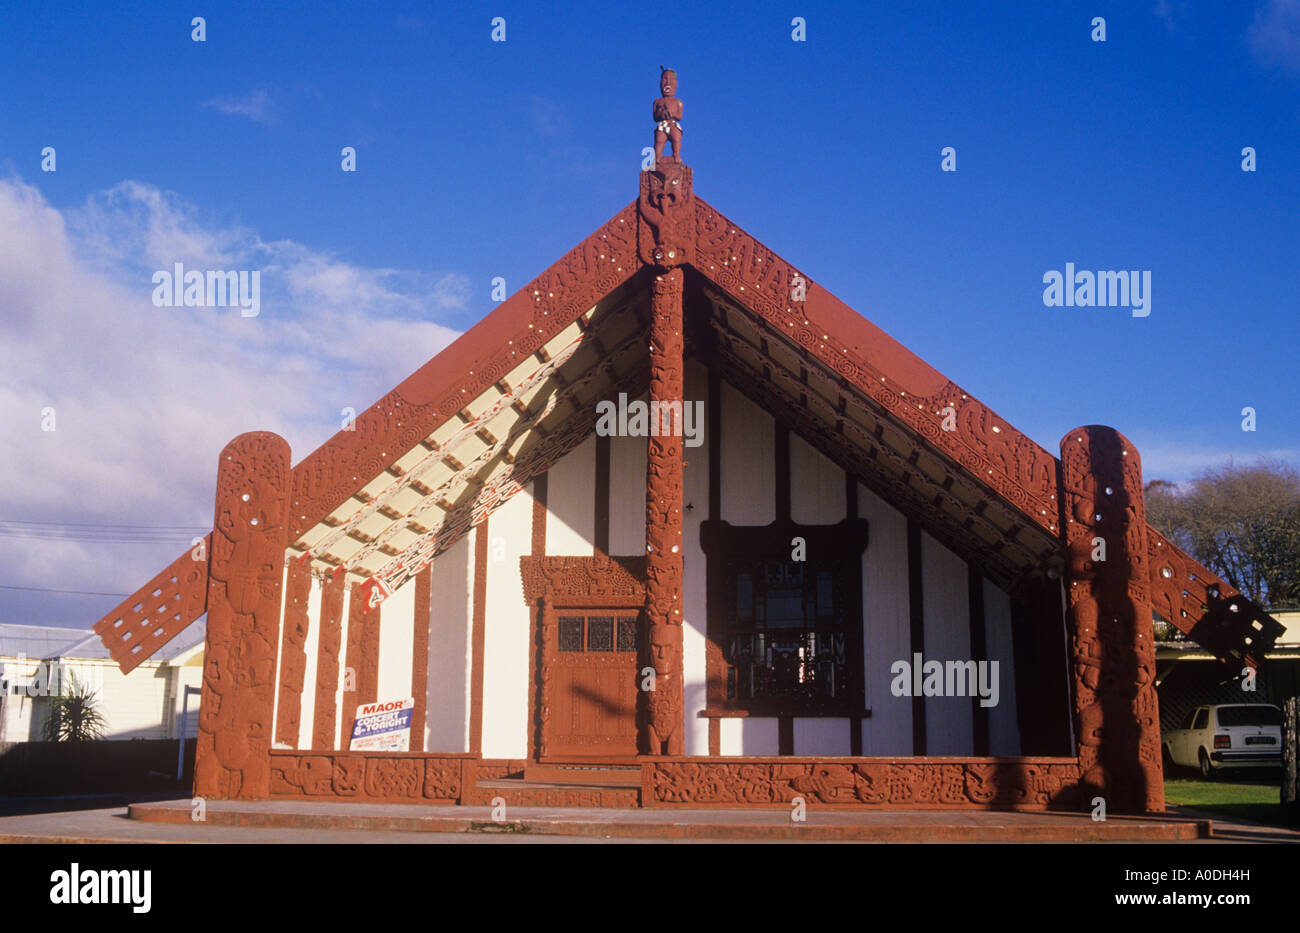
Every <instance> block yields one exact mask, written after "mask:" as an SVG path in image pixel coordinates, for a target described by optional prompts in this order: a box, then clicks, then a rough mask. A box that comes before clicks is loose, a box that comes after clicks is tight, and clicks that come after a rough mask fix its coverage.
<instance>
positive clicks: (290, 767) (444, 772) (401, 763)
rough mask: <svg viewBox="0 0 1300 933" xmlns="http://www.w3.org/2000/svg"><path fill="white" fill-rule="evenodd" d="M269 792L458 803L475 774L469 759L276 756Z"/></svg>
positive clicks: (376, 755)
mask: <svg viewBox="0 0 1300 933" xmlns="http://www.w3.org/2000/svg"><path fill="white" fill-rule="evenodd" d="M270 760H271V781H270V788H271V790H270V792H271V795H272V796H275V797H279V798H300V799H301V798H308V797H346V798H351V799H355V800H364V801H373V802H398V803H400V802H406V803H429V802H439V803H456V802H459V801H460V799H461V792H462V789H463V788H464V787H465V784H466V780H465V772H466V769H467V766H468V768H469V769H470V770H471V772H472V767H473V764H474V762H473V760H472V759H471V758H470V756H467V755H410V754H396V753H394V754H385V753H369V754H365V755H342V754H337V755H336V754H324V755H321V754H301V755H300V754H293V753H290V754H284V753H280V752H277V753H275V754H273V755H272V756H271V759H270Z"/></svg>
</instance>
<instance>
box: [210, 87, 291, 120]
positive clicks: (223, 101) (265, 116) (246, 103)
mask: <svg viewBox="0 0 1300 933" xmlns="http://www.w3.org/2000/svg"><path fill="white" fill-rule="evenodd" d="M203 106H205V107H211V108H213V109H214V110H216V111H218V112H220V113H224V114H226V115H227V116H232V117H247V118H248V119H250V120H252V121H253V122H254V123H261V124H264V125H266V126H274V125H275V124H276V123H278V122H280V105H279V102H278V101H277V100H276V99H275V98H274V97H273V96H272V94H271V92H270V91H269V90H267V89H266V88H262V87H259V88H254V89H253V90H252V91H249V92H248V93H247V94H245V95H244V96H243V97H215V98H213V99H212V100H209V101H205V102H204V104H203Z"/></svg>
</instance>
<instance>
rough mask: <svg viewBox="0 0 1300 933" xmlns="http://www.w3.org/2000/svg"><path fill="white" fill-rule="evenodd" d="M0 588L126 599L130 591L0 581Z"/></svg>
mask: <svg viewBox="0 0 1300 933" xmlns="http://www.w3.org/2000/svg"><path fill="white" fill-rule="evenodd" d="M0 590H27V591H28V592H32V593H65V594H67V595H69V596H116V597H118V598H119V599H126V597H128V596H130V595H131V594H130V593H97V592H94V591H91V590H57V589H49V588H47V587H44V586H13V585H12V584H8V583H0Z"/></svg>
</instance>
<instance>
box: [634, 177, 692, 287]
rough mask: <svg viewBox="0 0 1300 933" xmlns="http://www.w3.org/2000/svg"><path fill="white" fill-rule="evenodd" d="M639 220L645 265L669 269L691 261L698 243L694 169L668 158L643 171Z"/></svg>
mask: <svg viewBox="0 0 1300 933" xmlns="http://www.w3.org/2000/svg"><path fill="white" fill-rule="evenodd" d="M637 217H638V223H637V253H638V255H639V256H640V258H641V261H642V262H644V263H645V264H646V265H647V266H651V267H659V268H665V269H667V268H672V267H674V266H680V265H682V264H683V263H686V262H689V261H690V259H691V256H692V253H693V246H694V243H695V196H694V194H693V191H692V181H691V170H690V168H689V167H688V166H685V165H682V164H681V163H680V162H674V161H672V160H667V159H666V160H663V161H661V162H658V163H656V165H655V167H654V168H653V169H651V170H650V171H648V172H642V173H641V196H640V197H639V198H638V199H637Z"/></svg>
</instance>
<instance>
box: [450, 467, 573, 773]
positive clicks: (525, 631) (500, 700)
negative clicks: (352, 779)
mask: <svg viewBox="0 0 1300 933" xmlns="http://www.w3.org/2000/svg"><path fill="white" fill-rule="evenodd" d="M573 453H578V451H574V452H573ZM572 455H573V454H572V453H571V454H570V456H572ZM566 459H567V458H566ZM561 463H563V461H561ZM552 475H554V468H552ZM560 485H563V483H562V482H561V484H560ZM587 489H588V494H587V500H588V502H591V500H592V496H591V493H590V490H591V487H590V486H588V487H587ZM550 495H551V486H550V485H549V483H548V486H547V498H548V500H549V498H550ZM532 519H533V486H532V484H531V483H529V484H528V486H527V487H525V489H524V491H522V492H520V493H518V494H517V495H515V496H514V497H513V498H511V499H510V500H509V501H507V502H506V503H505V505H503V506H501V507H500V508H499V509H497V510H496V511H495V512H493V513H492V517H491V518H490V519H489V520H488V548H487V551H488V556H487V605H486V613H485V625H484V638H483V757H484V758H523V757H525V756H526V755H527V754H528V664H529V658H528V655H529V627H530V618H529V611H528V604H527V603H526V602H525V601H524V595H523V585H522V582H521V580H520V576H519V558H521V557H523V556H524V555H525V554H527V553H529V551H530V550H531V549H532ZM546 532H547V533H546V537H547V539H548V541H549V539H550V536H551V528H550V524H549V523H548V527H547V530H546ZM481 534H483V526H482V525H479V526H478V528H477V529H476V530H475V535H481ZM588 553H590V551H588Z"/></svg>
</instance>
